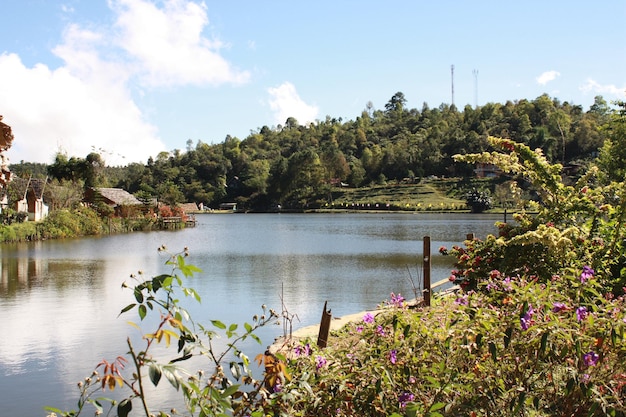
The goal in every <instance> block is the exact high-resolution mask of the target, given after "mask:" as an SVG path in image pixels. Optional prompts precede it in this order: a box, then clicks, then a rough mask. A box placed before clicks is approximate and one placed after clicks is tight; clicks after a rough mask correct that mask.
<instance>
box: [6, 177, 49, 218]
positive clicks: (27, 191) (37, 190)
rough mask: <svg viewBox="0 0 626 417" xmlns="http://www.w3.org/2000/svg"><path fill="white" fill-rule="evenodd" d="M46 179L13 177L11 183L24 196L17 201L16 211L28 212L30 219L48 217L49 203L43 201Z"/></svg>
mask: <svg viewBox="0 0 626 417" xmlns="http://www.w3.org/2000/svg"><path fill="white" fill-rule="evenodd" d="M46 182H47V180H45V179H39V178H29V179H28V180H26V179H23V178H13V180H12V181H11V183H10V186H11V187H15V189H16V191H17V194H18V195H20V196H22V198H21V199H20V200H18V201H16V202H15V211H17V212H18V213H19V212H23V213H28V220H30V221H34V222H38V221H40V220H43V219H45V218H46V217H48V205H47V204H45V203H44V201H43V192H44V190H45V189H46Z"/></svg>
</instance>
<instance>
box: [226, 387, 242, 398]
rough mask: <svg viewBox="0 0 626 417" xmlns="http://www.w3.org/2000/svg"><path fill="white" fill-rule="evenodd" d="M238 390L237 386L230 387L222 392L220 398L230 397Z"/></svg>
mask: <svg viewBox="0 0 626 417" xmlns="http://www.w3.org/2000/svg"><path fill="white" fill-rule="evenodd" d="M238 390H239V385H231V386H230V387H228V388H226V389H225V390H224V392H222V397H230V396H231V395H233V394H234V393H236V392H237V391H238Z"/></svg>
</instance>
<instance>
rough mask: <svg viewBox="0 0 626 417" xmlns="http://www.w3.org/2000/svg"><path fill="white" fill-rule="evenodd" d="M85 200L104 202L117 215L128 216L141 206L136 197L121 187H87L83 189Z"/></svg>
mask: <svg viewBox="0 0 626 417" xmlns="http://www.w3.org/2000/svg"><path fill="white" fill-rule="evenodd" d="M85 201H87V202H89V203H92V204H96V203H103V204H106V205H108V206H109V207H111V208H112V209H113V212H114V213H115V215H116V216H119V217H129V216H131V215H134V214H135V213H137V212H138V211H140V210H141V209H142V208H143V203H142V202H141V201H139V200H138V199H137V197H135V196H134V195H132V194H131V193H129V192H128V191H126V190H123V189H121V188H88V189H87V190H85Z"/></svg>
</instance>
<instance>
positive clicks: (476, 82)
mask: <svg viewBox="0 0 626 417" xmlns="http://www.w3.org/2000/svg"><path fill="white" fill-rule="evenodd" d="M472 73H473V74H474V108H478V70H477V69H475V70H474V71H472Z"/></svg>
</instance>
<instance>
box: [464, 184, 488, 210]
mask: <svg viewBox="0 0 626 417" xmlns="http://www.w3.org/2000/svg"><path fill="white" fill-rule="evenodd" d="M465 201H466V203H467V205H468V206H469V207H470V208H471V209H472V213H482V212H483V211H485V210H489V209H490V208H491V207H492V206H493V202H492V199H491V193H490V192H489V191H484V190H477V189H473V190H471V191H470V192H469V193H467V196H466V197H465Z"/></svg>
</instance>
